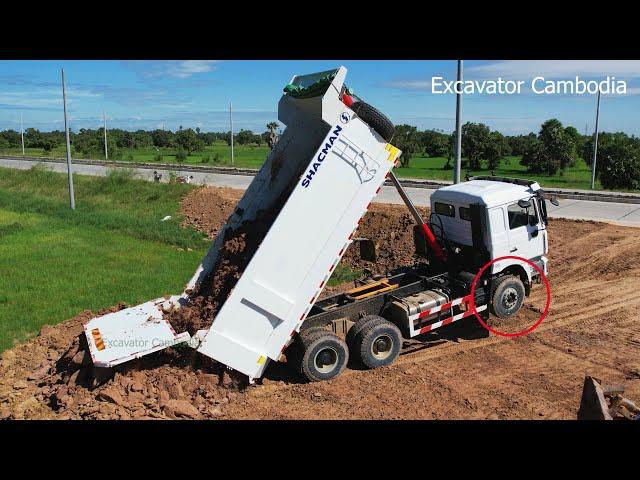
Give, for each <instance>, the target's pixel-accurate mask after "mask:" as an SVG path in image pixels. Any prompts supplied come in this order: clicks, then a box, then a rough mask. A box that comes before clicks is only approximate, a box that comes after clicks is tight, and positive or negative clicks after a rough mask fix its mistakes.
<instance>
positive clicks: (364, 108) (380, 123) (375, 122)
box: [351, 102, 396, 142]
mask: <svg viewBox="0 0 640 480" xmlns="http://www.w3.org/2000/svg"><path fill="white" fill-rule="evenodd" d="M351 110H353V111H354V113H355V114H356V115H358V116H359V117H360V118H361V119H362V121H363V122H364V123H366V124H367V125H369V126H370V127H371V128H373V129H374V130H375V131H376V132H378V134H379V135H380V136H381V137H382V138H384V139H385V141H387V142H390V141H391V139H392V138H393V134H394V132H395V130H396V128H395V127H394V126H393V123H391V120H389V119H388V118H387V117H386V115H385V114H384V113H382V112H381V111H380V110H378V109H377V108H375V107H372V106H371V105H369V104H368V103H365V102H354V104H353V105H352V106H351Z"/></svg>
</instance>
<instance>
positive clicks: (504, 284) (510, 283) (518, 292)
mask: <svg viewBox="0 0 640 480" xmlns="http://www.w3.org/2000/svg"><path fill="white" fill-rule="evenodd" d="M524 297H525V289H524V284H523V283H522V280H520V278H519V277H516V276H514V275H506V276H504V277H502V278H499V279H497V280H496V283H495V285H494V287H493V292H492V294H491V304H490V305H491V313H493V314H494V315H495V316H496V317H498V318H507V317H510V316H512V315H514V314H516V313H518V311H520V308H521V307H522V304H523V302H524Z"/></svg>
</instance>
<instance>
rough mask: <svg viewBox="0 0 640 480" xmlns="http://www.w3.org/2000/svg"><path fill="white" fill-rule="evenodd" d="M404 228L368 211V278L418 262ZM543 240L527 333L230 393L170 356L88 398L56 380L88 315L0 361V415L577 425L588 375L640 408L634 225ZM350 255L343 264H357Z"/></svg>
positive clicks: (458, 335)
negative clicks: (543, 270) (59, 363)
mask: <svg viewBox="0 0 640 480" xmlns="http://www.w3.org/2000/svg"><path fill="white" fill-rule="evenodd" d="M239 196H240V193H239V192H236V191H230V190H222V189H213V188H206V189H202V190H198V191H196V192H195V193H193V194H192V195H191V196H190V197H188V198H187V199H186V200H185V204H184V205H185V214H186V216H187V218H188V221H189V223H191V224H193V225H195V226H196V227H197V228H200V229H202V230H203V231H205V232H207V233H208V234H209V235H210V236H214V235H215V233H216V232H217V229H218V228H219V225H220V223H221V222H223V221H224V219H225V218H226V216H227V215H228V213H229V211H230V210H231V209H232V208H233V205H234V202H235V201H236V200H237V199H238V198H239ZM410 225H411V222H410V218H409V217H408V215H407V214H406V213H405V210H404V209H403V208H400V207H395V206H388V205H377V204H374V205H373V207H372V210H371V212H370V213H369V214H368V215H367V217H366V220H365V222H364V223H363V224H362V226H361V229H360V234H361V235H362V236H369V237H371V238H375V239H376V240H377V243H378V248H379V250H380V255H381V257H382V259H383V260H382V261H381V262H380V263H379V265H378V266H377V267H376V266H371V265H369V266H368V268H369V269H371V270H376V268H378V269H382V270H385V269H387V268H392V267H393V266H395V265H399V264H401V263H403V262H407V261H410V257H411V247H410V246H411V232H410ZM549 238H550V254H549V258H550V277H549V280H550V282H551V288H552V303H551V309H550V313H549V315H548V317H547V318H546V319H545V320H544V322H543V323H542V324H541V326H540V327H539V328H538V329H537V330H536V331H535V332H534V333H532V334H530V335H527V336H524V337H520V338H515V339H510V338H504V337H499V336H495V335H491V336H487V335H486V331H485V330H484V329H482V328H481V327H479V326H478V325H477V324H476V322H475V321H474V320H470V321H468V322H466V323H465V324H462V322H461V324H460V325H453V326H451V327H449V328H448V329H442V330H440V331H438V332H434V334H432V336H431V337H428V338H426V339H425V343H424V344H419V343H417V342H408V345H407V346H408V349H407V353H405V354H403V355H402V356H401V358H400V359H399V361H398V362H397V363H396V364H395V365H393V366H391V367H387V368H382V369H378V370H375V371H355V370H347V371H345V373H344V374H343V375H342V376H340V377H338V378H337V379H335V380H333V381H331V382H323V383H314V384H307V383H303V381H302V379H300V378H297V377H293V376H292V374H291V373H290V372H289V371H288V370H287V369H286V367H285V366H284V365H280V364H273V365H272V366H271V367H270V368H269V369H268V370H267V374H266V376H265V378H264V381H263V385H256V386H252V387H249V388H246V389H240V390H238V389H233V388H231V389H230V388H228V387H229V386H230V385H232V384H233V381H232V379H231V378H229V377H228V375H223V374H221V373H220V370H218V369H217V368H216V367H215V366H213V365H211V364H209V363H207V362H206V360H203V359H202V358H201V357H200V356H199V355H198V354H193V353H187V352H185V351H170V352H166V353H159V354H155V355H152V356H150V357H149V358H145V359H143V360H142V361H140V362H139V363H138V364H137V365H132V366H130V367H128V368H127V369H125V370H123V371H120V372H118V373H117V374H116V377H115V378H114V379H113V380H110V381H108V382H107V383H106V384H104V385H102V386H100V387H98V388H96V389H94V390H89V389H87V388H85V387H84V386H83V385H82V379H80V378H78V376H77V375H76V378H73V377H71V378H69V376H68V375H65V374H64V373H55V371H54V370H55V363H56V360H58V358H59V357H60V355H61V354H63V353H64V352H65V350H66V349H67V348H68V346H69V343H70V342H71V341H72V340H73V338H74V337H75V336H77V334H78V333H80V331H81V325H82V321H86V320H87V319H88V318H90V317H91V316H92V315H91V313H90V312H84V313H83V314H81V315H79V316H78V317H76V318H74V319H71V320H69V321H67V322H64V323H62V324H60V325H57V326H55V327H45V328H43V332H42V333H41V335H40V336H39V337H37V338H35V339H33V340H31V341H29V342H27V343H25V344H22V345H19V346H17V347H15V348H14V349H12V350H9V351H7V352H5V353H4V354H3V356H2V363H1V365H0V418H6V417H12V418H181V417H186V418H302V419H307V418H532V419H540V418H567V419H573V418H575V416H576V412H577V409H578V406H579V401H580V393H581V388H582V382H583V379H584V376H585V375H587V374H589V375H593V376H595V377H598V378H600V379H602V380H603V381H604V382H606V383H623V384H625V385H626V387H627V391H626V393H625V396H627V397H629V398H631V399H634V400H640V325H639V324H638V314H639V313H640V296H638V295H637V292H636V289H637V286H638V285H639V284H640V283H639V280H640V230H638V229H634V228H630V227H620V226H614V225H608V224H602V223H594V222H580V221H570V220H553V221H552V224H551V225H550V226H549ZM407 246H408V247H407ZM354 253H355V252H349V251H348V252H347V254H346V255H345V259H344V261H345V262H348V263H350V264H352V265H356V263H357V259H356V257H355V255H354ZM358 266H359V267H360V268H362V265H358ZM544 300H545V298H544V296H543V291H542V289H540V288H538V289H537V290H536V291H535V292H534V294H533V295H532V297H531V298H530V300H529V301H527V304H526V308H524V309H523V311H522V312H521V313H520V314H519V316H518V319H517V320H516V321H514V322H512V323H511V324H510V325H507V326H504V325H503V326H502V327H504V329H505V330H508V331H513V330H518V329H519V328H520V327H522V326H526V325H530V324H531V322H533V321H535V319H536V318H537V317H538V312H539V311H540V309H541V308H542V306H543V304H544ZM409 343H411V345H409ZM221 383H222V384H221Z"/></svg>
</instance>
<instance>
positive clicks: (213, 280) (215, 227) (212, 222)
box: [167, 184, 295, 335]
mask: <svg viewBox="0 0 640 480" xmlns="http://www.w3.org/2000/svg"><path fill="white" fill-rule="evenodd" d="M293 187H295V184H293V185H292V186H291V187H289V188H288V189H285V191H284V192H283V193H282V194H281V195H280V197H279V198H278V199H277V200H276V202H275V203H274V205H273V206H272V207H271V208H269V209H265V210H259V211H258V212H257V214H256V216H255V219H253V220H250V221H245V222H243V223H242V224H241V225H240V226H239V227H237V228H235V229H227V230H226V231H225V232H224V240H223V242H222V246H221V248H220V252H219V256H218V260H217V262H216V264H215V265H214V266H213V268H212V270H211V272H210V273H209V275H207V277H206V278H205V279H204V281H203V282H202V284H201V285H197V286H196V288H195V290H196V293H195V294H194V295H192V297H191V299H190V303H189V305H187V306H185V307H183V308H180V309H178V310H175V311H173V312H171V313H169V314H168V315H167V320H168V321H169V323H171V325H172V326H173V328H174V329H175V330H176V331H178V332H184V331H188V332H189V333H190V334H191V335H193V334H194V333H195V332H196V331H197V330H199V329H205V328H209V327H210V326H211V323H212V322H213V319H214V317H215V316H216V314H217V313H218V311H219V310H220V308H222V305H223V304H224V302H225V301H226V299H227V298H228V297H229V295H230V294H231V291H232V290H233V288H234V287H235V285H236V283H237V282H238V280H239V279H240V277H241V276H242V273H243V272H244V270H245V269H246V268H247V265H249V262H250V261H251V259H252V258H253V255H254V254H255V253H256V251H257V250H258V247H259V246H260V243H261V242H262V239H263V238H264V237H265V236H266V234H267V232H268V231H269V229H270V228H271V225H273V222H274V221H275V219H276V218H277V216H278V213H280V210H282V207H283V206H284V204H285V202H286V200H287V198H289V195H290V193H291V189H292V188H293ZM216 190H217V191H216ZM203 191H204V194H203V195H204V196H205V197H207V200H208V202H203V201H202V200H197V201H195V200H193V196H191V197H190V200H189V204H188V206H186V207H185V209H184V211H183V213H184V214H185V215H186V217H187V219H190V218H196V219H200V222H202V219H204V218H208V219H209V220H207V221H206V225H207V234H208V235H210V236H213V237H215V236H216V233H217V232H220V229H221V228H222V227H223V226H224V223H226V221H227V218H228V217H229V215H230V213H231V211H233V209H234V207H235V204H233V203H232V201H229V200H227V199H225V197H224V192H225V191H224V190H223V189H215V190H213V192H212V191H211V189H203V190H200V192H203ZM216 200H220V201H219V202H216ZM196 204H197V205H198V206H199V207H200V208H202V207H203V206H204V207H206V206H207V205H209V207H210V208H212V209H214V210H215V212H216V213H215V214H214V215H208V213H209V211H208V210H207V211H205V212H202V211H197V212H194V209H193V207H194V206H195V205H196ZM225 211H228V212H229V213H228V214H227V215H226V216H224V213H226V212H225ZM194 213H195V216H194V215H193V214H194ZM187 222H189V220H187ZM193 226H195V227H196V228H201V224H198V223H195V222H194V223H193Z"/></svg>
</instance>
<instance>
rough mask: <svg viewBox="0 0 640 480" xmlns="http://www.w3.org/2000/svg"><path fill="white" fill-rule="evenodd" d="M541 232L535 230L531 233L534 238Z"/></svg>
mask: <svg viewBox="0 0 640 480" xmlns="http://www.w3.org/2000/svg"><path fill="white" fill-rule="evenodd" d="M539 231H540V230H537V229H536V230H534V231H533V232H531V236H532V237H537V236H538V232H539Z"/></svg>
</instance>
